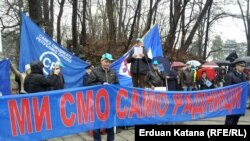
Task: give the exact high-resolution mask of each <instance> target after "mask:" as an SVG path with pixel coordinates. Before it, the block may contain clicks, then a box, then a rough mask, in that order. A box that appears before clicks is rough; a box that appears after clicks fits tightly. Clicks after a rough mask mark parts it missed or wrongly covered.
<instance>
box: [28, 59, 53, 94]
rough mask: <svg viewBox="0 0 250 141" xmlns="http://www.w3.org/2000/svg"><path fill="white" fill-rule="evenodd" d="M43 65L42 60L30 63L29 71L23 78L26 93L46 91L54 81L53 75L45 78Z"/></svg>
mask: <svg viewBox="0 0 250 141" xmlns="http://www.w3.org/2000/svg"><path fill="white" fill-rule="evenodd" d="M43 67H44V66H43V64H42V62H34V63H32V64H31V73H30V74H29V75H27V76H26V78H25V80H24V90H25V91H26V92H27V93H35V92H42V91H47V89H48V87H49V86H52V85H53V84H54V83H55V82H56V79H55V78H54V77H51V78H50V79H47V78H46V77H45V76H44V75H43Z"/></svg>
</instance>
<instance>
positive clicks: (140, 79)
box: [127, 38, 152, 88]
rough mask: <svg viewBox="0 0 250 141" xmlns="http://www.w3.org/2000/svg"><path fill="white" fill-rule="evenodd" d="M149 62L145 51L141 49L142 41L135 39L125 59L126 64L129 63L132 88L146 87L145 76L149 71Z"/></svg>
mask: <svg viewBox="0 0 250 141" xmlns="http://www.w3.org/2000/svg"><path fill="white" fill-rule="evenodd" d="M151 61H152V60H151V59H150V58H149V57H148V55H147V51H146V49H145V48H144V47H143V39H142V38H137V39H136V44H135V45H134V47H133V49H132V50H131V51H130V54H129V57H128V59H127V62H128V63H131V67H130V72H131V76H132V83H133V87H139V88H144V87H145V86H146V82H145V80H146V74H147V72H148V71H149V63H151Z"/></svg>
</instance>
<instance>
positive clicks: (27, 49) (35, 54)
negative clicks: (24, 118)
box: [19, 14, 89, 88]
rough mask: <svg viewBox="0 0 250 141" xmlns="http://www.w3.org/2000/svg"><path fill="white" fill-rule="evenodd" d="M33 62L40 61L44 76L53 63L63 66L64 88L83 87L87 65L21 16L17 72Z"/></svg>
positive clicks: (28, 19)
mask: <svg viewBox="0 0 250 141" xmlns="http://www.w3.org/2000/svg"><path fill="white" fill-rule="evenodd" d="M33 61H42V62H43V65H44V69H43V72H44V74H46V75H47V74H49V73H50V72H51V70H52V67H53V65H54V63H55V62H57V61H60V62H62V64H63V66H64V67H63V68H62V73H63V75H64V79H65V88H72V87H79V86H82V85H83V80H82V79H83V75H84V74H85V68H86V67H87V66H88V65H89V64H88V63H86V62H84V61H82V60H81V59H79V58H77V57H76V56H74V55H73V54H71V53H70V52H68V51H67V50H66V49H64V48H63V47H62V46H61V45H59V44H57V43H56V42H55V41H53V40H52V39H51V38H50V37H49V36H48V35H47V34H46V33H44V31H43V30H42V29H41V28H39V27H38V26H37V25H36V24H35V23H33V22H32V21H31V19H30V18H28V17H27V16H26V15H24V14H23V15H22V32H21V48H20V62H19V70H20V72H24V69H25V68H24V67H25V65H26V64H30V63H32V62H33Z"/></svg>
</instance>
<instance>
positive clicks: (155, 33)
mask: <svg viewBox="0 0 250 141" xmlns="http://www.w3.org/2000/svg"><path fill="white" fill-rule="evenodd" d="M143 43H144V47H145V48H146V49H147V51H148V56H149V58H152V59H153V58H154V57H163V51H162V44H161V38H160V32H159V28H158V25H157V24H156V25H155V26H154V27H152V28H151V29H150V30H149V31H148V32H147V33H146V34H145V36H144V37H143ZM130 51H131V49H130V50H129V51H128V52H127V53H126V54H124V55H123V56H122V57H120V58H119V59H117V60H116V61H115V62H113V63H112V64H111V67H112V68H113V69H114V70H116V73H117V74H118V79H119V82H120V85H122V86H132V80H131V74H130V63H127V58H128V56H129V52H130Z"/></svg>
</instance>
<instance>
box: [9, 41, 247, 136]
mask: <svg viewBox="0 0 250 141" xmlns="http://www.w3.org/2000/svg"><path fill="white" fill-rule="evenodd" d="M133 48H134V49H132V50H131V51H130V53H129V56H128V58H127V62H128V63H131V67H130V72H131V77H132V83H133V87H139V88H149V89H155V88H156V87H166V88H167V90H169V91H194V90H204V89H212V88H216V87H222V86H228V85H232V84H237V83H240V82H244V81H249V82H250V73H248V75H245V74H244V73H243V70H244V67H245V65H246V62H245V61H244V60H237V56H235V54H236V52H234V54H233V55H231V56H229V57H228V58H227V59H228V60H230V62H231V63H232V65H231V66H230V67H229V68H230V69H227V68H226V67H220V68H219V69H217V73H216V75H215V76H214V78H213V79H211V78H209V77H208V74H207V73H209V72H206V71H202V73H201V76H200V77H198V76H197V71H198V69H199V68H198V67H195V66H192V64H190V63H186V66H185V67H184V68H185V69H183V67H171V68H170V70H169V71H168V73H166V72H163V71H162V70H161V69H160V68H159V62H158V61H157V60H152V59H151V58H149V57H148V55H147V50H146V49H145V48H144V47H143V40H142V39H141V38H138V39H137V40H136V44H135V45H134V47H133ZM236 55H237V54H236ZM112 61H113V56H112V55H111V54H109V53H105V54H103V55H102V57H101V59H100V66H98V67H94V66H93V65H90V66H89V67H88V68H86V74H85V75H84V77H83V85H84V86H90V85H100V84H103V85H106V84H119V80H118V77H117V73H116V72H115V70H113V69H111V68H110V64H111V62H112ZM170 65H171V62H170ZM43 67H44V66H43V64H42V62H33V63H32V64H30V65H27V66H25V73H20V72H19V71H18V70H17V69H16V68H15V67H14V65H11V69H12V71H13V72H14V73H15V75H16V76H17V77H18V78H19V80H20V81H19V82H20V91H19V93H22V94H25V93H34V92H42V91H48V90H58V89H64V83H65V81H64V77H63V74H62V72H61V69H63V67H64V65H63V64H62V63H61V62H56V63H55V64H54V66H53V69H52V71H51V73H50V74H49V75H48V76H47V77H46V76H44V75H43ZM240 116H241V115H229V116H226V121H225V124H226V125H235V124H237V123H238V121H239V118H240ZM106 133H107V140H108V141H113V140H114V138H115V136H114V134H115V133H114V128H113V127H112V128H109V129H106ZM93 138H94V140H95V141H101V131H100V130H94V131H93Z"/></svg>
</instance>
